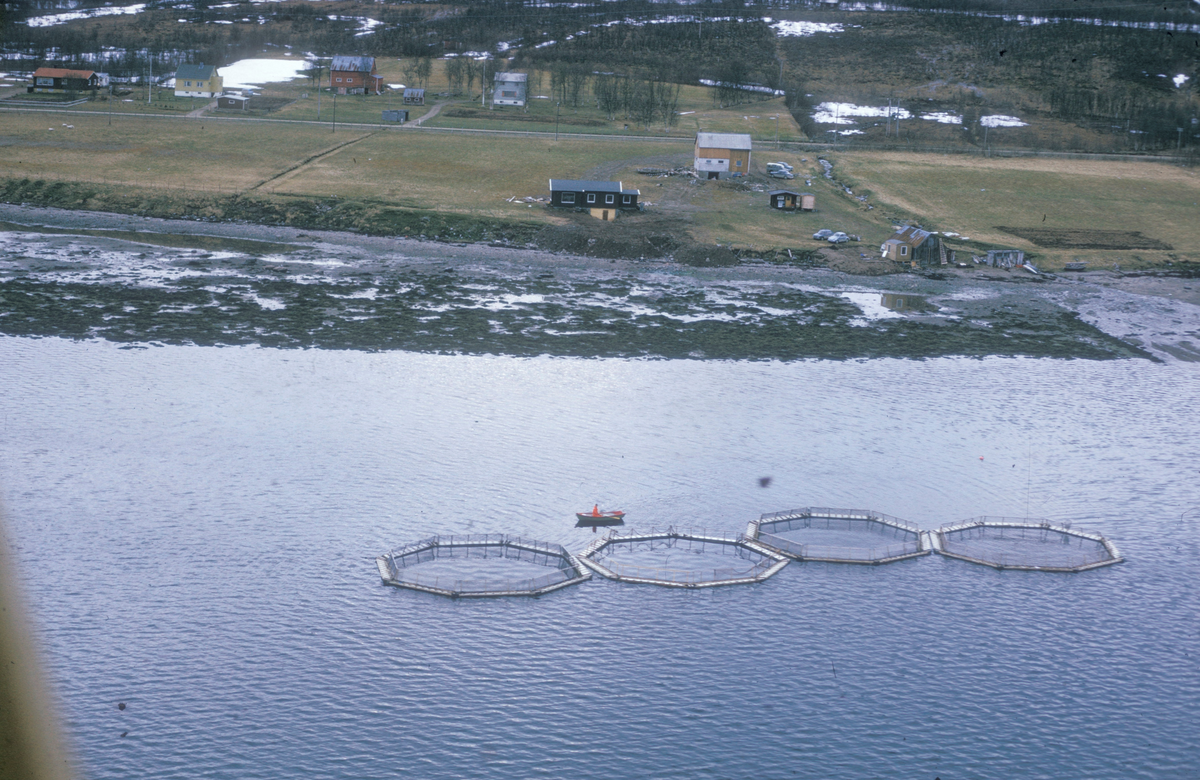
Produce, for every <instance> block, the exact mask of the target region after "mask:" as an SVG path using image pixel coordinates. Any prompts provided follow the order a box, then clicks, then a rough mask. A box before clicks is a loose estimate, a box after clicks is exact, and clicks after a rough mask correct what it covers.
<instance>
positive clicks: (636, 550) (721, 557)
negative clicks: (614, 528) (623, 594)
mask: <svg viewBox="0 0 1200 780" xmlns="http://www.w3.org/2000/svg"><path fill="white" fill-rule="evenodd" d="M583 560H584V562H585V563H587V562H590V563H592V564H594V566H593V568H597V570H598V571H600V573H601V574H603V575H604V576H606V577H610V578H612V579H617V580H625V581H629V582H644V583H652V584H661V585H679V586H702V585H715V584H721V583H735V582H757V581H760V580H763V579H766V578H767V577H769V576H771V575H772V574H774V573H775V571H777V570H778V567H779V566H780V564H781V562H784V561H785V559H783V558H782V557H781V556H777V555H773V554H771V552H770V551H767V550H762V549H761V548H758V549H756V547H755V546H751V545H749V544H747V543H746V542H745V541H744V540H743V539H741V538H739V537H726V536H722V535H716V534H712V533H711V532H706V531H676V530H669V531H648V532H637V531H629V532H627V533H624V534H622V533H617V532H614V533H611V534H609V535H608V536H607V537H605V538H604V539H600V540H598V541H597V542H594V543H593V544H592V545H591V546H590V547H589V548H588V550H587V551H585V552H584V554H583Z"/></svg>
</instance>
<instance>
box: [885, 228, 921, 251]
mask: <svg viewBox="0 0 1200 780" xmlns="http://www.w3.org/2000/svg"><path fill="white" fill-rule="evenodd" d="M929 236H930V233H929V231H928V230H921V229H920V228H915V227H906V228H903V229H901V230H897V231H896V232H895V233H893V234H892V237H891V238H889V239H888V240H889V241H903V242H904V243H906V244H908V245H909V246H914V247H916V246H920V245H921V244H923V243H925V239H927V238H929Z"/></svg>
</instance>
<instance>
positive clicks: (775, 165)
mask: <svg viewBox="0 0 1200 780" xmlns="http://www.w3.org/2000/svg"><path fill="white" fill-rule="evenodd" d="M772 168H782V169H783V170H785V171H787V172H788V173H793V172H795V170H796V169H795V168H793V167H792V166H790V165H788V164H787V163H785V162H769V163H767V170H768V171H769V170H771V169H772Z"/></svg>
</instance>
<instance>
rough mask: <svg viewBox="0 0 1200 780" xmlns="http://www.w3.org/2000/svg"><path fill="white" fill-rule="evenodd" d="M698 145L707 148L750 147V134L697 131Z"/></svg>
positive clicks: (747, 148)
mask: <svg viewBox="0 0 1200 780" xmlns="http://www.w3.org/2000/svg"><path fill="white" fill-rule="evenodd" d="M696 145H697V146H700V147H703V148H705V149H746V150H749V149H750V136H748V135H745V134H743V133H696Z"/></svg>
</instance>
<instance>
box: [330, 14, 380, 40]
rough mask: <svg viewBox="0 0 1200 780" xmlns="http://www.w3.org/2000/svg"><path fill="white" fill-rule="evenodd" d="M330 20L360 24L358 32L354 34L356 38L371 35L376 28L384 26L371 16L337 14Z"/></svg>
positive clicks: (331, 16)
mask: <svg viewBox="0 0 1200 780" xmlns="http://www.w3.org/2000/svg"><path fill="white" fill-rule="evenodd" d="M328 19H329V20H330V21H331V22H358V32H356V33H354V37H355V38H361V37H362V36H364V35H370V34H371V33H373V32H375V28H376V27H378V26H379V25H381V24H383V22H381V21H379V20H378V19H372V18H370V17H369V16H338V15H337V14H329V15H328Z"/></svg>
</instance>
